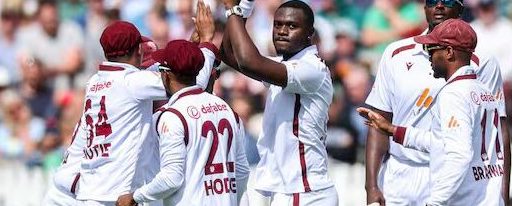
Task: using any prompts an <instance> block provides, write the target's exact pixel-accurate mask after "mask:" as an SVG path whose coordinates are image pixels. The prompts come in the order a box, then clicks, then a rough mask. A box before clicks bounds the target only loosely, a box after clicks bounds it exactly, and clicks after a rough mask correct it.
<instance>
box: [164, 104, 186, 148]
mask: <svg viewBox="0 0 512 206" xmlns="http://www.w3.org/2000/svg"><path fill="white" fill-rule="evenodd" d="M167 111H169V112H172V113H174V114H175V115H176V116H178V118H180V121H181V124H183V133H184V134H183V140H184V141H185V146H187V145H188V126H187V121H186V120H185V117H184V116H183V115H182V114H181V113H180V112H179V111H178V110H176V109H174V108H169V109H167Z"/></svg>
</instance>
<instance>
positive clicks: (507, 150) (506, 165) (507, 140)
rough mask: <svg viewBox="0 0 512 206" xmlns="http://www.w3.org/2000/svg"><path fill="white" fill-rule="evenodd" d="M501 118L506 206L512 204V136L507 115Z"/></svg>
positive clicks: (503, 192)
mask: <svg viewBox="0 0 512 206" xmlns="http://www.w3.org/2000/svg"><path fill="white" fill-rule="evenodd" d="M500 120H501V132H502V135H503V157H504V160H503V164H504V165H503V167H504V168H503V169H504V170H505V174H504V175H503V183H502V191H501V195H502V197H503V199H504V200H505V206H508V205H509V204H510V202H509V188H510V136H509V132H508V124H507V118H506V117H500Z"/></svg>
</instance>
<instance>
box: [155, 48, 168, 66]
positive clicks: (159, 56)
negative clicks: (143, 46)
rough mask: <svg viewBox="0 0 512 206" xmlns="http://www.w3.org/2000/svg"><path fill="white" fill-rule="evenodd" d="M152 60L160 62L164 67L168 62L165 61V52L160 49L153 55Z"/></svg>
mask: <svg viewBox="0 0 512 206" xmlns="http://www.w3.org/2000/svg"><path fill="white" fill-rule="evenodd" d="M151 59H152V60H153V61H155V62H158V63H160V64H162V65H167V62H166V61H165V50H164V49H159V50H156V51H154V52H153V53H151Z"/></svg>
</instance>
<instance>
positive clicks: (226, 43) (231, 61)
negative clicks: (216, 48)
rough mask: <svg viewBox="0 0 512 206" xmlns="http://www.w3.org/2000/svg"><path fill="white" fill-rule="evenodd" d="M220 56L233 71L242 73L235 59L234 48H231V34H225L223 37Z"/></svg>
mask: <svg viewBox="0 0 512 206" xmlns="http://www.w3.org/2000/svg"><path fill="white" fill-rule="evenodd" d="M220 56H221V58H222V61H223V62H224V63H225V64H227V65H228V66H230V67H232V68H233V69H235V70H237V71H240V68H239V67H238V62H237V61H236V59H235V55H234V54H233V48H232V47H231V39H230V38H229V33H228V32H224V35H223V36H222V45H221V46H220Z"/></svg>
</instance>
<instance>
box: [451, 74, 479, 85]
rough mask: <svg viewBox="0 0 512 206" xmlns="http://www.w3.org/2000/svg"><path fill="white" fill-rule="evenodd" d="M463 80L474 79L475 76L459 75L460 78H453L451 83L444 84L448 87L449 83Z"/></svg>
mask: <svg viewBox="0 0 512 206" xmlns="http://www.w3.org/2000/svg"><path fill="white" fill-rule="evenodd" d="M464 79H476V74H466V75H460V76H457V77H455V78H453V79H452V80H451V81H449V82H448V83H446V84H447V85H448V84H451V83H453V82H455V81H459V80H464Z"/></svg>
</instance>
